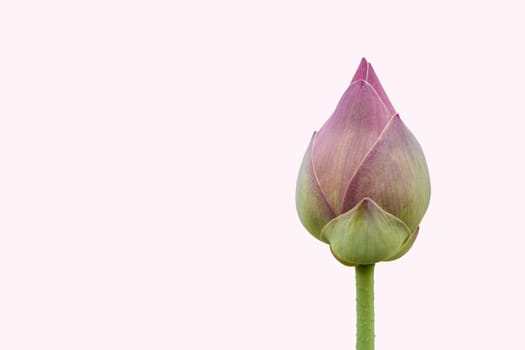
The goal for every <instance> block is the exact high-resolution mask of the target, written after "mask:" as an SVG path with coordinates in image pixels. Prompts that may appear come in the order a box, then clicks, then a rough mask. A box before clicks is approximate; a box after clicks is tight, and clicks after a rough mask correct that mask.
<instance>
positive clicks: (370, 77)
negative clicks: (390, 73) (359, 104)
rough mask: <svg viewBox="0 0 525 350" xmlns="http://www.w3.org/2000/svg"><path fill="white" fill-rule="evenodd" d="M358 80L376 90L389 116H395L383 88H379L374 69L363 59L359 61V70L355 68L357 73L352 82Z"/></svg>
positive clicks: (394, 111) (379, 84)
mask: <svg viewBox="0 0 525 350" xmlns="http://www.w3.org/2000/svg"><path fill="white" fill-rule="evenodd" d="M358 80H364V81H366V82H368V83H369V84H370V85H372V86H373V88H374V89H375V90H376V92H377V94H378V95H379V98H380V99H381V101H383V103H384V104H385V106H386V108H387V109H388V111H389V113H390V115H394V114H396V110H395V109H394V106H393V105H392V103H391V102H390V100H389V99H388V96H387V95H386V93H385V90H384V89H383V86H381V83H380V82H379V79H378V78H377V75H376V72H375V71H374V68H372V64H370V63H369V62H367V61H366V59H365V58H364V57H363V59H362V60H361V63H360V64H359V68H357V72H355V75H354V78H353V79H352V82H354V81H358Z"/></svg>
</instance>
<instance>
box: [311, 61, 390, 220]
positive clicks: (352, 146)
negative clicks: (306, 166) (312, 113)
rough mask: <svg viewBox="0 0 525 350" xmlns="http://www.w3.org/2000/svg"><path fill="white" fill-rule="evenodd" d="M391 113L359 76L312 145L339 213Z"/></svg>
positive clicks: (323, 181) (321, 177) (324, 187)
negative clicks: (364, 160)
mask: <svg viewBox="0 0 525 350" xmlns="http://www.w3.org/2000/svg"><path fill="white" fill-rule="evenodd" d="M360 69H361V67H360ZM357 74H360V73H359V69H358V73H357ZM391 116H392V115H391V114H390V112H389V111H388V109H387V108H386V106H385V105H384V103H383V102H382V101H381V100H380V98H379V96H378V95H377V93H376V91H375V89H374V88H373V87H372V85H370V84H368V83H367V82H365V81H364V80H358V81H356V82H354V83H352V84H350V87H349V88H348V89H347V90H346V91H345V93H344V95H343V97H342V98H341V100H340V101H339V104H338V105H337V108H336V110H335V112H334V113H333V114H332V116H331V117H330V119H328V121H327V122H326V123H325V124H324V125H323V127H322V128H321V129H320V130H319V133H318V134H317V137H316V140H315V142H314V145H313V164H314V169H315V172H316V174H317V178H318V179H319V184H320V186H321V189H322V192H323V193H324V194H325V197H326V200H327V201H328V203H329V204H330V206H331V207H332V208H333V209H334V212H335V214H336V215H339V214H341V213H342V210H341V209H342V208H341V206H342V203H341V202H342V199H343V196H344V193H345V191H346V188H347V186H348V183H349V182H350V179H351V178H352V175H353V174H354V172H355V171H356V170H357V168H358V166H359V164H360V163H361V161H362V159H363V158H364V156H365V155H366V154H367V152H368V151H369V150H370V148H371V147H372V145H373V144H374V143H375V141H376V140H377V138H378V137H379V135H380V134H381V131H382V130H383V129H384V127H385V125H386V124H387V122H388V120H389V119H390V117H391Z"/></svg>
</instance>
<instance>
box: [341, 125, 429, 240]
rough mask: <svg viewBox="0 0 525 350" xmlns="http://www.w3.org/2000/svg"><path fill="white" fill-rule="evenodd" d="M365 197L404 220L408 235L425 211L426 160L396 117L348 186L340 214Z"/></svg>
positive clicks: (427, 181)
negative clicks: (408, 229) (408, 231)
mask: <svg viewBox="0 0 525 350" xmlns="http://www.w3.org/2000/svg"><path fill="white" fill-rule="evenodd" d="M365 197H370V198H372V199H373V200H374V201H375V202H376V203H377V204H379V205H380V206H381V207H382V208H383V209H385V210H386V211H388V212H389V213H391V214H393V215H395V216H397V217H398V218H400V219H401V220H403V221H404V222H405V223H406V224H407V225H408V227H409V228H410V230H411V231H413V230H415V229H416V227H417V226H418V225H419V222H420V221H421V219H422V218H423V215H424V214H425V211H426V209H427V207H428V203H429V200H430V179H429V175H428V168H427V164H426V161H425V157H424V155H423V151H422V150H421V146H420V145H419V143H418V142H417V140H416V139H415V137H414V136H413V135H412V133H411V132H410V131H409V130H408V129H407V128H406V127H405V125H404V124H403V122H402V121H401V119H400V118H399V116H398V115H396V116H395V117H394V118H392V120H391V121H390V122H389V124H388V125H387V126H386V128H385V130H384V132H383V133H382V134H381V136H380V138H379V139H378V140H377V143H376V144H375V145H374V147H373V148H372V149H371V150H370V152H369V153H368V154H367V155H366V158H365V159H364V160H363V163H362V164H361V165H360V166H359V169H358V170H357V171H356V173H355V175H354V176H353V178H352V180H351V181H350V182H349V185H348V189H347V191H346V194H345V196H344V200H343V203H344V204H343V211H346V210H349V209H351V208H353V207H354V206H355V205H356V204H357V203H359V201H360V200H361V199H362V198H365Z"/></svg>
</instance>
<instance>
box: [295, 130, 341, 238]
mask: <svg viewBox="0 0 525 350" xmlns="http://www.w3.org/2000/svg"><path fill="white" fill-rule="evenodd" d="M315 136H316V134H315V133H314V135H313V136H312V140H311V141H310V145H309V146H308V149H307V150H306V154H305V155H304V158H303V162H302V164H301V169H300V170H299V176H298V178H297V188H296V192H295V204H296V206H297V213H298V214H299V219H301V222H302V223H303V225H304V227H305V228H306V229H307V230H308V232H310V233H311V234H312V235H313V236H314V237H315V238H317V239H320V240H322V241H324V242H325V243H328V242H327V241H326V240H323V239H322V238H320V235H321V230H322V229H323V227H324V226H325V225H326V224H327V223H328V222H329V221H330V220H332V219H333V218H334V217H335V215H334V214H333V211H332V209H331V208H330V206H329V205H328V203H327V201H326V199H325V197H324V195H323V193H322V191H321V188H320V187H319V183H318V181H317V178H316V176H315V173H314V169H313V166H312V145H313V142H314V139H315Z"/></svg>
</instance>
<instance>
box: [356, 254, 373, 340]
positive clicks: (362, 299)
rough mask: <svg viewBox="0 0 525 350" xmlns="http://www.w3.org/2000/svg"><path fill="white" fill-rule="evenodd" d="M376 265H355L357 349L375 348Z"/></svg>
mask: <svg viewBox="0 0 525 350" xmlns="http://www.w3.org/2000/svg"><path fill="white" fill-rule="evenodd" d="M374 266H375V265H374V264H372V265H357V266H356V267H355V286H356V290H357V293H356V303H357V342H356V349H357V350H374V337H375V334H374Z"/></svg>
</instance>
